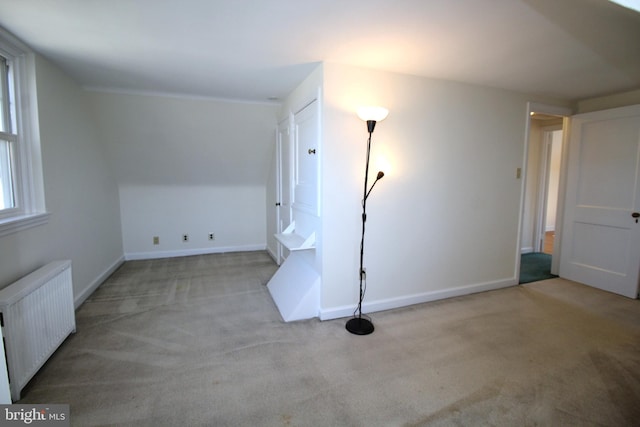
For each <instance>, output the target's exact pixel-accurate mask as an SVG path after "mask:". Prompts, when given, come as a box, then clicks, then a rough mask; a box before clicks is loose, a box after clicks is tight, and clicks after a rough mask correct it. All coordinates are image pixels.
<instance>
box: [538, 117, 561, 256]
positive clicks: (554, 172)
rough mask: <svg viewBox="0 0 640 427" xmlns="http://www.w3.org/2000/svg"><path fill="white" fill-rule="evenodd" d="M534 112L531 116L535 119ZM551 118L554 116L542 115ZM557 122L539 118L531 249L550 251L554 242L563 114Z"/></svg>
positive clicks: (550, 253)
mask: <svg viewBox="0 0 640 427" xmlns="http://www.w3.org/2000/svg"><path fill="white" fill-rule="evenodd" d="M534 118H535V116H533V117H532V120H534ZM542 120H553V119H546V118H545V119H542ZM559 120H560V123H559V124H557V125H549V124H547V123H545V122H541V125H542V126H543V127H542V138H541V140H540V145H541V147H540V149H541V156H540V162H539V174H538V177H539V191H538V200H537V202H536V206H537V210H538V212H537V214H536V217H537V224H536V226H535V227H534V230H535V231H534V233H537V234H535V235H534V236H535V240H534V242H533V243H534V245H533V246H534V247H533V252H541V253H544V254H548V255H552V254H553V246H554V243H555V234H556V222H557V212H558V190H559V188H560V165H561V156H562V139H563V138H562V137H563V131H562V118H559Z"/></svg>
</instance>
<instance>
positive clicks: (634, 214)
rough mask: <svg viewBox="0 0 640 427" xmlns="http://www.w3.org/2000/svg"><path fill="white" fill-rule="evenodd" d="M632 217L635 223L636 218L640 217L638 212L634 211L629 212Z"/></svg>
mask: <svg viewBox="0 0 640 427" xmlns="http://www.w3.org/2000/svg"><path fill="white" fill-rule="evenodd" d="M631 217H632V218H635V220H636V224H637V223H638V218H640V212H634V213H632V214H631Z"/></svg>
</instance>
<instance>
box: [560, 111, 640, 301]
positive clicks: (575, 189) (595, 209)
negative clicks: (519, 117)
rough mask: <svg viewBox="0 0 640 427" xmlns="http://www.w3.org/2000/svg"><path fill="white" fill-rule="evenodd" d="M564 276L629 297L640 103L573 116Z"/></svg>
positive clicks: (635, 239) (638, 195)
mask: <svg viewBox="0 0 640 427" xmlns="http://www.w3.org/2000/svg"><path fill="white" fill-rule="evenodd" d="M569 150H570V151H569V164H568V169H567V191H566V198H565V216H564V226H563V236H562V250H561V259H560V276H561V277H565V278H567V279H570V280H575V281H577V282H581V283H584V284H587V285H590V286H594V287H597V288H600V289H603V290H606V291H610V292H615V293H617V294H620V295H624V296H627V297H630V298H637V297H638V275H639V271H640V223H638V219H637V218H635V215H636V213H637V212H640V185H639V184H640V105H637V106H633V107H624V108H616V109H613V110H606V111H599V112H595V113H588V114H580V115H576V116H573V117H572V119H571V138H570V147H569Z"/></svg>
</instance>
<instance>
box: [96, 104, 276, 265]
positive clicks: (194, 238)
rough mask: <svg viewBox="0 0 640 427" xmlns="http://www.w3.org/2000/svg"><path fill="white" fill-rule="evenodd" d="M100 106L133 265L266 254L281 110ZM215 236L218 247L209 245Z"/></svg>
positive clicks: (98, 114) (261, 106)
mask: <svg viewBox="0 0 640 427" xmlns="http://www.w3.org/2000/svg"><path fill="white" fill-rule="evenodd" d="M90 96H91V100H92V104H93V110H94V114H95V117H96V120H97V122H98V123H99V128H100V133H101V136H102V139H103V141H104V143H105V147H106V150H107V152H108V154H109V159H110V164H111V167H112V168H113V170H114V171H115V174H116V177H117V181H118V187H119V192H120V210H121V215H122V236H123V243H124V251H125V254H126V257H127V258H128V259H136V258H156V257H166V256H178V255H191V254H196V253H209V252H220V251H234V250H255V249H264V248H265V247H266V219H265V218H266V211H265V205H266V183H267V180H268V173H269V166H270V161H271V156H272V150H273V144H274V141H275V126H276V115H277V111H278V108H279V105H274V104H266V103H265V104H258V103H254V104H253V103H242V102H231V101H223V100H215V99H199V98H179V97H170V96H160V95H144V94H122V93H103V92H93V93H91V95H90ZM210 232H213V233H215V236H216V238H215V240H214V241H209V240H207V235H208V233H210ZM185 233H186V234H189V242H187V243H184V242H182V239H181V237H182V235H183V234H185ZM153 236H158V237H159V238H160V244H159V245H154V244H153Z"/></svg>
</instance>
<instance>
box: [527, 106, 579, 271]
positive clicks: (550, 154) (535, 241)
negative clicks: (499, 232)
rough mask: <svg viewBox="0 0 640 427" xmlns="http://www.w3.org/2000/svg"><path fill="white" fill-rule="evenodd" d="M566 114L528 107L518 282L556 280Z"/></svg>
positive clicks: (550, 108) (551, 108)
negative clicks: (553, 278)
mask: <svg viewBox="0 0 640 427" xmlns="http://www.w3.org/2000/svg"><path fill="white" fill-rule="evenodd" d="M569 114H570V111H569V110H568V109H564V108H558V107H553V106H544V105H535V104H530V105H529V116H528V119H529V120H528V123H527V125H528V126H527V129H528V132H527V143H526V144H525V147H526V155H525V180H524V183H523V204H522V206H523V208H522V216H521V224H522V227H521V230H520V254H519V257H518V261H519V265H518V275H519V283H529V282H533V281H538V280H544V279H548V278H551V277H557V276H556V275H557V265H558V264H557V262H558V260H559V253H560V251H559V247H560V244H561V242H560V236H561V234H560V233H561V226H562V206H563V200H564V199H563V192H562V190H561V188H562V169H563V162H562V157H563V151H564V150H563V144H564V136H565V132H564V128H565V126H567V125H568V120H567V119H566V117H568V116H569Z"/></svg>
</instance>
